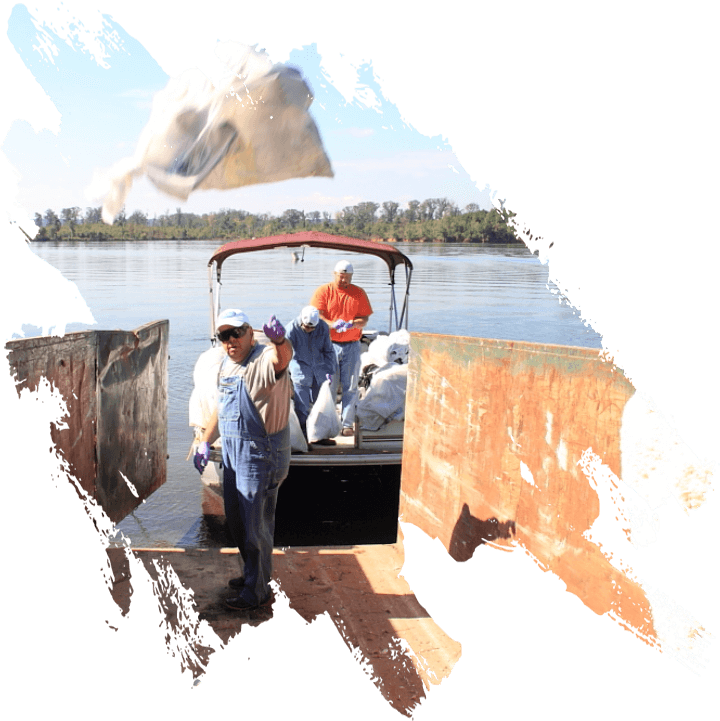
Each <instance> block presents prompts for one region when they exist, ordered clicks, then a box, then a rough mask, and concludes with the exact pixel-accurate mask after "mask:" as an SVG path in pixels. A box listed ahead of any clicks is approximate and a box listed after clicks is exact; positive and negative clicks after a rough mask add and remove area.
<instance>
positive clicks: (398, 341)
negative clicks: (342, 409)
mask: <svg viewBox="0 0 720 721" xmlns="http://www.w3.org/2000/svg"><path fill="white" fill-rule="evenodd" d="M409 356H410V334H409V333H408V331H407V330H405V329H402V330H398V331H395V332H394V333H390V335H381V336H378V337H377V338H376V339H375V340H374V341H373V342H372V343H371V344H370V346H369V347H368V350H367V351H366V352H365V353H363V354H362V356H361V358H360V367H361V371H360V376H361V377H362V376H363V375H364V373H365V372H367V371H368V369H371V368H372V375H371V377H370V378H371V380H370V385H369V386H368V389H367V391H366V392H365V395H364V396H363V397H362V398H361V399H360V400H359V401H358V404H357V407H356V410H355V417H356V419H357V421H358V422H359V423H360V427H361V428H364V429H365V430H368V431H377V430H379V429H380V428H381V427H382V426H383V425H385V424H386V423H389V422H390V421H395V420H398V421H399V420H403V419H404V418H405V393H406V390H407V362H408V359H409ZM373 367H375V368H373Z"/></svg>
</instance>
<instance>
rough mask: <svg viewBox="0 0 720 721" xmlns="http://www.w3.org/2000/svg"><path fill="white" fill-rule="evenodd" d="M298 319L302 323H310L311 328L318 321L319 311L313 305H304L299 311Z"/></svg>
mask: <svg viewBox="0 0 720 721" xmlns="http://www.w3.org/2000/svg"><path fill="white" fill-rule="evenodd" d="M300 321H301V322H302V324H303V325H311V326H313V328H314V327H315V326H316V325H317V324H318V323H319V322H320V313H319V312H318V309H317V308H316V307H315V306H314V305H306V306H305V307H304V308H303V309H302V313H300Z"/></svg>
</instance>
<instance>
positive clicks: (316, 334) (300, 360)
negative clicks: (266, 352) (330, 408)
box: [286, 318, 337, 438]
mask: <svg viewBox="0 0 720 721" xmlns="http://www.w3.org/2000/svg"><path fill="white" fill-rule="evenodd" d="M286 336H287V338H288V340H289V341H290V342H291V343H292V347H293V357H292V360H291V361H290V365H289V366H288V368H289V370H290V377H291V378H292V381H293V387H294V389H295V413H296V415H297V417H298V421H299V422H300V427H301V428H302V432H303V435H304V436H305V438H307V419H308V415H309V414H310V408H311V407H312V405H313V403H315V401H316V400H317V396H318V393H319V391H320V386H321V385H322V384H323V382H324V381H325V376H327V375H331V376H335V375H336V372H337V361H336V359H335V351H334V349H333V344H332V341H331V340H330V330H329V328H328V325H327V323H326V322H325V321H324V320H321V321H320V322H319V323H318V325H317V327H316V328H315V330H314V331H312V333H306V332H305V331H304V330H303V329H302V321H301V320H300V319H299V318H296V319H295V320H292V321H290V323H289V324H288V328H287V334H286Z"/></svg>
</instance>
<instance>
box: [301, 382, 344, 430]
mask: <svg viewBox="0 0 720 721" xmlns="http://www.w3.org/2000/svg"><path fill="white" fill-rule="evenodd" d="M306 428H307V436H308V442H309V443H316V442H317V441H319V440H322V439H323V438H335V436H337V435H339V434H340V430H341V428H340V416H338V412H337V409H336V408H335V402H334V401H333V397H332V390H331V388H330V381H325V382H324V383H323V384H322V385H321V386H320V392H319V393H318V397H317V400H316V401H315V403H314V405H313V407H312V409H311V410H310V414H309V415H308V419H307V424H306Z"/></svg>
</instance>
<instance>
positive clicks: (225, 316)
mask: <svg viewBox="0 0 720 721" xmlns="http://www.w3.org/2000/svg"><path fill="white" fill-rule="evenodd" d="M221 325H231V326H233V327H235V328H241V327H242V326H244V325H250V319H249V318H248V317H247V316H246V315H245V313H243V312H242V311H241V310H237V309H236V308H228V309H227V310H224V311H223V312H222V313H220V315H219V316H218V317H217V327H218V328H219V327H220V326H221Z"/></svg>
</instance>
